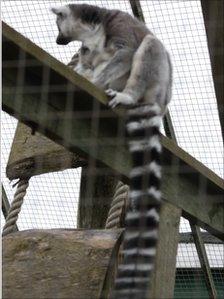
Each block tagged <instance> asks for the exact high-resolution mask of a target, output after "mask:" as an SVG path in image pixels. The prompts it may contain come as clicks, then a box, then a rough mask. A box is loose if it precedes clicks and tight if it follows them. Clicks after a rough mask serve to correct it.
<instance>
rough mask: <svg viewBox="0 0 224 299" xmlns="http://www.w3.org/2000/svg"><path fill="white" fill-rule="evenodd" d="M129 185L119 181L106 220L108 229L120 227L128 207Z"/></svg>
mask: <svg viewBox="0 0 224 299" xmlns="http://www.w3.org/2000/svg"><path fill="white" fill-rule="evenodd" d="M128 191H129V187H128V186H127V185H124V184H123V183H122V182H118V184H117V186H116V191H115V194H114V197H113V200H112V203H111V208H110V210H109V213H108V217H107V221H106V229H111V228H119V227H121V223H122V216H123V215H124V210H125V207H126V202H127V198H128Z"/></svg>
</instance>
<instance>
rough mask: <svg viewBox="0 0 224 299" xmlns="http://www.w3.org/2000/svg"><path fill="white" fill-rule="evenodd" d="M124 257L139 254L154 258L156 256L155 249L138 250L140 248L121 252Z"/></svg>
mask: <svg viewBox="0 0 224 299" xmlns="http://www.w3.org/2000/svg"><path fill="white" fill-rule="evenodd" d="M123 253H124V254H125V255H134V254H139V255H142V256H154V255H155V254H156V248H148V249H140V248H132V249H126V250H123Z"/></svg>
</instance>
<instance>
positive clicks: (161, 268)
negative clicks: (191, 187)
mask: <svg viewBox="0 0 224 299" xmlns="http://www.w3.org/2000/svg"><path fill="white" fill-rule="evenodd" d="M180 216H181V210H180V209H179V208H177V207H175V206H173V205H171V204H169V203H163V205H162V208H161V212H160V223H159V238H158V240H159V241H158V245H157V252H156V260H155V270H156V271H154V272H153V277H152V284H151V291H150V296H149V298H161V299H166V298H173V294H174V286H175V278H176V276H175V272H176V256H177V247H178V241H179V223H180ZM161 282H162V283H161Z"/></svg>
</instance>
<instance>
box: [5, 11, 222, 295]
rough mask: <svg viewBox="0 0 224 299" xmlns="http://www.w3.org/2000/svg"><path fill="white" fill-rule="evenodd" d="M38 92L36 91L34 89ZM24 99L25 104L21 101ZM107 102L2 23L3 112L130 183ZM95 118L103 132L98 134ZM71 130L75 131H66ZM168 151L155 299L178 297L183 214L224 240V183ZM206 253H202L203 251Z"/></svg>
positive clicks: (168, 147)
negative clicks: (47, 79)
mask: <svg viewBox="0 0 224 299" xmlns="http://www.w3.org/2000/svg"><path fill="white" fill-rule="evenodd" d="M137 7H138V6H137ZM31 62H32V63H31ZM44 73H45V74H48V76H49V77H50V78H51V79H50V82H51V84H52V86H53V87H55V86H58V87H59V88H58V89H54V90H53V91H51V88H49V94H48V97H46V96H45V95H43V92H42V89H41V86H42V83H43V79H44V78H43V74H44ZM19 74H21V75H23V76H24V74H26V76H24V80H23V81H21V82H18V75H19ZM34 85H35V86H36V87H37V88H36V89H33V88H32V87H33V86H34ZM29 86H30V87H31V89H32V90H31V89H30V88H29ZM50 87H51V86H50ZM60 87H61V88H60ZM76 87H78V88H79V90H77V88H76ZM64 88H66V91H67V94H68V93H69V95H70V96H71V94H72V98H73V103H74V105H73V107H72V111H71V110H70V118H69V119H68V117H67V115H68V114H67V112H68V111H67V112H66V109H67V108H68V107H66V102H65V96H67V94H65V93H63V92H62V90H63V89H64ZM18 93H19V97H18V96H16V98H15V94H18ZM107 101H108V99H107V96H106V94H105V93H104V92H103V91H102V90H100V89H98V88H97V87H95V86H94V85H93V84H91V83H90V82H89V81H87V80H86V79H84V78H82V77H81V76H79V75H78V74H76V73H75V72H74V71H72V70H71V69H69V68H68V67H66V66H65V65H64V64H62V63H60V62H59V61H57V60H56V59H54V58H53V57H52V56H50V55H49V54H48V53H46V52H45V51H44V50H43V49H41V48H39V47H38V46H37V45H35V44H33V43H32V42H31V41H30V40H28V39H26V38H25V37H24V36H22V35H21V34H19V33H18V32H16V31H15V30H13V29H12V28H10V27H9V26H8V25H6V24H5V23H3V110H4V111H6V112H8V113H9V114H11V115H13V116H14V117H16V118H17V119H18V120H20V121H21V122H23V123H25V124H27V125H28V126H30V127H31V128H32V129H33V130H34V131H35V130H36V131H39V132H41V133H42V134H44V135H46V136H47V137H48V138H50V139H52V140H53V141H55V142H57V143H59V144H61V145H63V146H64V147H65V148H66V149H68V150H69V151H74V152H75V153H80V154H81V155H82V156H84V157H86V158H87V159H89V158H91V159H92V160H93V161H94V163H95V164H96V166H99V167H101V166H103V167H104V171H105V169H108V173H110V174H111V173H113V174H114V175H115V176H119V177H120V178H122V179H123V180H124V181H125V182H128V178H127V174H128V172H129V170H130V168H131V162H130V156H129V153H128V151H127V149H126V147H125V145H124V144H121V143H119V144H118V142H117V140H116V137H117V130H118V124H119V123H120V122H122V115H123V112H122V110H118V109H117V110H115V111H111V110H109V109H108V108H107V105H106V104H107ZM93 107H94V109H96V113H95V115H92V113H90V112H91V111H92V109H93ZM69 108H71V107H69ZM79 115H85V117H79ZM96 115H97V132H96V131H94V130H92V124H93V121H94V119H95V118H96ZM71 118H72V120H73V121H72V124H71V121H70V119H71ZM108 124H109V125H108ZM66 128H69V130H67V131H66ZM66 132H69V133H66ZM96 133H97V135H96ZM108 138H109V140H110V142H109V143H108ZM90 139H91V140H93V139H94V140H95V141H96V146H97V150H96V151H94V150H93V149H92V146H91V145H90V144H89V142H88V140H90ZM162 144H163V147H164V154H163V157H164V158H163V161H164V174H163V184H162V189H163V199H164V203H165V204H164V205H163V210H162V222H161V226H160V240H159V245H158V246H159V250H158V252H159V253H158V256H157V261H156V270H155V277H154V288H153V290H152V291H153V294H152V297H159V298H162V297H163V296H164V295H166V296H167V295H170V296H171V297H172V293H173V288H174V281H175V258H176V250H177V244H178V228H179V218H180V215H181V213H182V215H183V216H184V217H185V218H187V219H189V221H190V222H191V224H192V225H194V224H197V225H199V226H201V227H202V228H204V229H206V230H207V231H208V232H210V233H211V234H213V235H215V236H217V237H218V238H220V239H222V240H224V236H223V228H224V223H223V222H224V220H223V219H224V206H223V189H224V185H223V180H222V179H220V178H219V177H218V176H217V175H215V174H214V173H213V172H212V171H210V170H209V169H208V168H207V167H205V166H204V165H203V164H202V163H200V162H198V161H197V160H196V159H194V158H193V157H192V156H190V155H189V154H187V153H186V152H185V151H184V150H182V149H181V148H180V147H178V146H177V145H176V144H175V142H173V141H172V140H170V139H169V138H166V137H164V136H162ZM115 157H116V159H115ZM177 181H178V184H177ZM192 232H193V235H195V236H196V238H197V236H198V232H197V231H196V229H194V228H193V230H192ZM200 243H201V240H200V239H198V244H200ZM164 248H166V255H164ZM201 248H202V250H203V246H202V247H201ZM202 255H204V253H203V252H202ZM205 267H207V265H206V264H205ZM207 273H208V272H207ZM161 279H163V282H164V283H163V284H161ZM208 279H209V278H208ZM161 285H162V287H161ZM211 288H212V286H211ZM211 293H212V294H213V295H214V294H215V292H211Z"/></svg>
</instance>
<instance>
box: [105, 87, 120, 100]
mask: <svg viewBox="0 0 224 299" xmlns="http://www.w3.org/2000/svg"><path fill="white" fill-rule="evenodd" d="M105 92H106V94H107V95H108V96H109V97H111V98H114V97H115V96H116V95H117V91H116V90H113V89H111V88H109V89H107V90H106V91H105Z"/></svg>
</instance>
